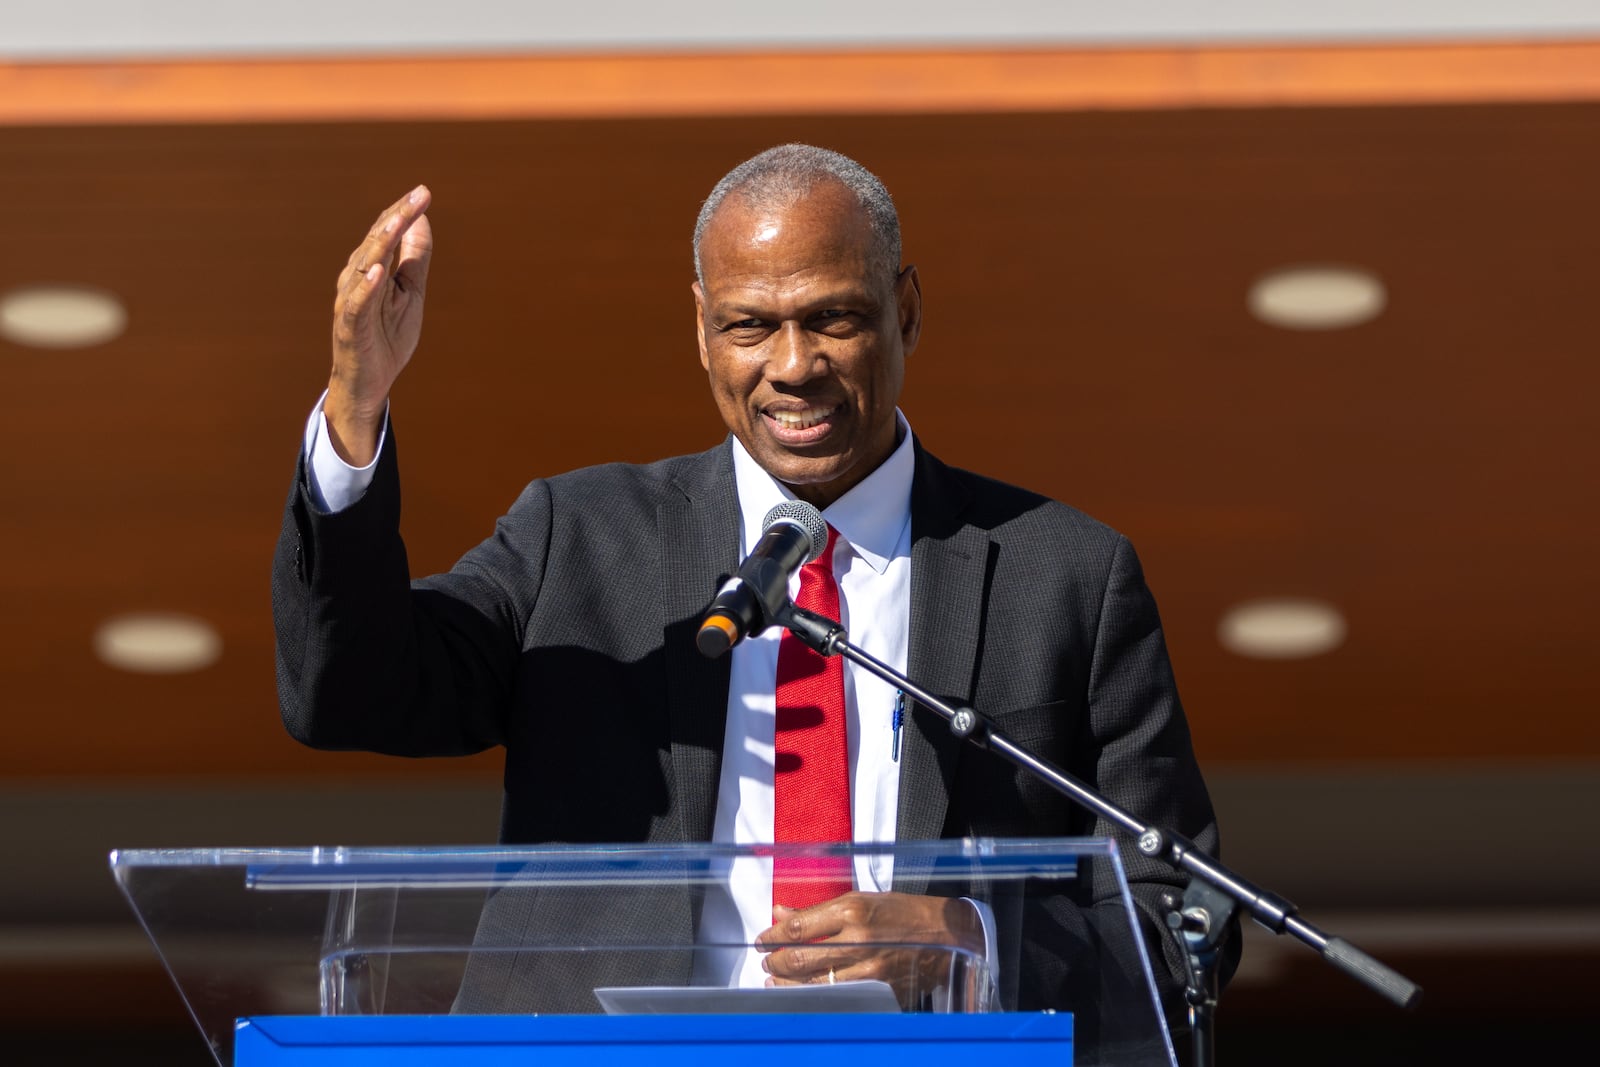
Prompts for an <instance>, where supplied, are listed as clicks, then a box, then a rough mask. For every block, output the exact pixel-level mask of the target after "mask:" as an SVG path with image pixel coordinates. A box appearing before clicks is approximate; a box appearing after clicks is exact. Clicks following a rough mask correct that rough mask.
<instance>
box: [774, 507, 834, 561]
mask: <svg viewBox="0 0 1600 1067" xmlns="http://www.w3.org/2000/svg"><path fill="white" fill-rule="evenodd" d="M780 522H792V523H794V524H795V525H797V526H799V527H800V528H801V529H802V530H804V531H805V532H806V536H807V537H809V538H810V539H811V547H810V548H808V549H807V550H806V558H805V562H807V563H811V562H813V561H815V560H816V559H817V558H818V557H820V556H821V555H822V552H823V549H825V548H827V547H828V520H827V519H824V518H823V517H822V512H820V511H818V510H817V509H816V508H815V507H813V506H812V505H810V504H807V503H806V502H805V501H804V500H785V501H784V502H783V503H781V504H779V505H778V506H777V507H775V508H773V509H772V510H771V511H769V512H767V517H766V518H764V519H762V520H761V532H762V533H765V532H766V531H768V530H770V529H772V527H773V526H774V525H775V524H777V523H780Z"/></svg>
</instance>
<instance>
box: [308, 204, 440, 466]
mask: <svg viewBox="0 0 1600 1067" xmlns="http://www.w3.org/2000/svg"><path fill="white" fill-rule="evenodd" d="M432 200H433V194H432V193H430V192H429V191H428V187H427V186H425V185H419V186H417V187H416V188H415V189H413V190H411V192H409V193H407V194H406V195H405V196H403V197H401V198H400V199H399V200H397V201H395V202H394V203H393V204H391V205H389V207H388V208H387V209H386V210H385V211H384V212H383V214H381V215H379V216H378V219H377V221H376V222H374V223H373V224H372V228H371V229H370V230H368V231H367V236H366V239H365V240H363V241H362V242H361V244H360V245H359V246H358V247H357V248H356V250H355V251H354V252H351V253H350V258H349V260H348V261H347V262H346V263H345V268H344V270H343V271H342V272H341V273H340V274H339V285H338V291H337V293H336V294H335V295H334V300H333V370H332V372H331V373H330V374H329V377H328V398H327V400H326V401H325V402H324V403H323V408H322V410H323V414H324V415H326V416H327V420H328V431H329V435H330V437H331V440H332V444H333V446H334V449H335V450H336V451H337V452H338V453H339V455H340V457H341V458H343V459H344V461H345V462H346V463H350V464H352V465H354V466H357V467H364V466H366V465H367V464H368V463H371V462H372V458H373V456H374V455H375V454H376V452H377V448H378V432H379V430H381V429H382V427H383V413H384V408H385V405H386V404H387V403H388V399H389V390H390V389H391V388H393V386H394V382H395V379H396V378H398V377H399V376H400V372H401V371H402V370H404V369H405V366H406V364H407V363H408V362H409V361H410V359H411V354H412V353H413V352H415V351H416V349H417V340H418V338H420V337H421V335H422V303H423V298H424V295H425V294H426V292H427V286H428V262H429V260H430V259H431V258H432V256H433V229H432V227H431V226H429V224H428V216H427V214H426V212H427V210H428V205H429V204H430V203H432Z"/></svg>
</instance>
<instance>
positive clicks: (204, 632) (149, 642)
mask: <svg viewBox="0 0 1600 1067" xmlns="http://www.w3.org/2000/svg"><path fill="white" fill-rule="evenodd" d="M94 651H95V655H97V656H99V657H100V659H101V660H102V661H103V662H105V663H107V664H109V665H110V666H112V667H116V668H119V669H120V670H125V671H136V672H138V673H141V674H180V673H183V672H185V671H199V670H204V669H205V668H207V667H209V666H211V665H212V664H213V663H215V662H216V661H217V660H218V659H219V658H221V656H222V636H221V635H220V634H218V633H217V631H216V628H215V627H213V626H211V624H210V623H207V622H205V621H204V620H202V619H197V618H194V617H193V616H191V615H176V614H168V613H158V612H147V613H143V614H130V615H119V616H117V617H116V618H112V619H107V620H106V621H105V622H104V623H102V624H101V626H100V628H99V629H98V630H96V631H95V634H94Z"/></svg>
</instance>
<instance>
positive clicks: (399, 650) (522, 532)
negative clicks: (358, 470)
mask: <svg viewBox="0 0 1600 1067" xmlns="http://www.w3.org/2000/svg"><path fill="white" fill-rule="evenodd" d="M305 462H306V461H305V457H304V456H303V455H302V457H301V459H300V462H299V465H298V467H297V470H296V475H295V482H294V486H293V487H292V489H291V490H290V493H289V500H288V504H287V506H286V508H285V510H284V518H283V526H282V529H281V531H280V533H279V537H278V546H277V551H276V554H275V556H274V560H273V570H272V607H273V622H274V625H275V628H276V634H277V674H278V699H279V705H280V709H281V711H282V714H283V721H284V725H285V726H286V727H287V728H288V730H289V733H290V734H291V735H293V736H294V737H295V738H297V739H298V740H300V741H302V742H304V743H306V744H308V745H312V746H315V747H318V748H338V749H368V750H372V751H377V752H386V753H392V754H397V755H407V756H421V755H460V754H466V753H471V752H476V751H479V750H481V749H484V748H487V747H489V746H492V745H495V744H498V743H500V742H501V740H502V738H503V736H504V732H505V716H506V708H507V707H508V704H509V701H510V693H511V687H512V681H513V672H514V669H515V664H516V657H517V651H518V648H519V647H520V643H521V629H522V625H523V622H522V620H525V619H526V618H527V617H528V614H529V610H530V609H531V606H532V604H533V603H534V601H535V600H536V599H537V597H538V595H539V585H540V580H541V578H542V568H543V560H544V549H545V547H546V546H547V545H548V541H549V528H550V514H549V496H548V491H547V490H544V488H543V483H538V482H536V483H534V484H533V485H530V486H529V487H528V489H527V490H525V491H524V492H523V494H522V497H521V498H520V499H519V500H518V501H517V503H516V505H515V506H514V507H513V508H512V509H511V511H510V512H509V513H508V514H507V515H506V516H504V517H503V518H502V519H501V520H500V523H499V525H498V526H497V528H496V531H495V534H494V536H493V537H491V538H489V539H488V540H487V541H485V542H484V543H483V544H481V545H479V546H478V547H477V548H475V549H473V550H472V551H471V552H469V553H468V554H467V555H466V556H465V557H463V559H462V560H461V561H460V562H459V563H458V564H457V565H456V566H455V567H454V568H453V569H452V570H451V571H450V572H449V573H447V574H443V575H438V576H436V577H433V578H429V579H425V580H423V581H420V582H417V583H415V586H413V584H412V583H411V581H410V574H409V568H408V566H407V562H406V549H405V544H404V542H403V541H402V540H401V537H400V484H399V476H398V473H397V467H398V460H397V453H396V445H395V434H394V432H393V430H392V428H391V431H390V433H389V434H388V435H387V437H386V440H385V441H384V446H383V452H382V454H381V456H380V459H379V463H378V467H377V470H376V472H375V475H374V478H373V482H372V484H371V486H369V487H368V489H367V492H366V493H365V494H364V495H363V496H362V497H361V499H360V500H358V501H356V502H355V503H354V504H352V505H351V506H349V507H348V508H345V509H344V510H342V511H338V512H333V513H330V512H325V511H322V510H321V509H319V508H318V507H317V505H316V504H315V503H314V502H313V501H312V498H311V494H310V492H309V490H308V488H307V482H306V470H305Z"/></svg>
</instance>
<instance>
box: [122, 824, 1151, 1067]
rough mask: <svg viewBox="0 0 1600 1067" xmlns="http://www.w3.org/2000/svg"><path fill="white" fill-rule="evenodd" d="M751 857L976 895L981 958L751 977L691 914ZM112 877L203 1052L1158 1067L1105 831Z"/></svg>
mask: <svg viewBox="0 0 1600 1067" xmlns="http://www.w3.org/2000/svg"><path fill="white" fill-rule="evenodd" d="M774 855H777V856H780V857H784V858H785V862H786V865H787V866H788V867H793V866H795V865H796V864H798V865H799V867H800V868H801V869H802V870H804V869H805V868H806V866H807V864H812V865H814V866H813V869H814V870H816V871H818V872H820V873H821V874H825V875H828V876H830V877H833V876H836V875H837V871H838V869H839V865H841V864H848V865H850V866H852V867H853V868H854V871H855V875H856V884H857V885H878V886H885V885H888V886H891V887H892V889H893V890H894V891H895V892H900V893H915V894H922V895H929V896H940V897H948V898H965V899H967V900H971V901H979V902H982V903H983V904H984V905H986V906H987V908H988V912H989V915H990V916H992V920H993V922H992V934H993V937H994V940H993V944H992V954H991V953H986V952H984V951H979V950H973V949H971V948H957V947H950V946H947V945H941V944H927V943H919V942H871V943H867V942H861V941H855V942H852V943H851V945H850V946H849V948H848V950H847V951H848V952H849V953H850V954H851V956H852V958H866V957H872V958H874V959H877V960H880V961H881V962H883V963H884V964H885V965H886V970H885V973H886V974H888V975H890V976H891V977H892V982H888V983H885V982H840V983H838V984H837V985H829V984H828V983H827V981H826V979H822V978H819V979H818V980H817V982H816V983H815V984H809V985H804V986H799V987H785V988H766V987H765V985H764V982H763V981H762V979H761V977H760V967H759V962H757V963H756V964H755V965H754V966H753V968H752V966H751V965H750V964H749V962H748V961H749V960H750V959H751V958H752V953H754V950H753V949H752V948H751V947H750V946H749V945H748V944H747V943H746V942H745V939H743V938H739V939H737V940H734V939H724V940H722V941H716V942H712V941H708V940H707V936H706V935H705V934H703V933H699V932H698V931H700V930H701V929H702V928H703V927H704V926H706V925H707V924H706V923H703V922H702V918H703V917H704V916H706V915H709V914H711V913H712V912H713V911H714V910H715V909H717V908H718V907H719V906H721V907H723V908H724V909H726V908H727V907H728V906H729V904H728V900H729V898H728V896H727V894H728V893H729V892H730V890H729V886H730V884H742V883H743V882H744V881H745V880H748V879H751V878H755V879H758V880H759V879H762V878H767V879H770V872H771V867H772V858H773V856H774ZM830 865H831V866H830ZM111 868H112V872H113V874H114V875H115V877H116V879H117V882H118V884H119V885H120V886H121V888H122V891H123V893H124V894H125V895H126V896H127V898H128V901H129V903H130V904H131V905H132V906H133V909H134V911H135V912H136V913H137V915H138V917H139V920H140V922H141V923H142V924H143V926H144V928H145V930H146V932H147V933H148V934H149V935H150V939H151V941H152V942H154V944H155V947H156V950H157V952H158V953H159V954H160V956H161V958H162V961H163V962H164V963H165V965H166V967H167V970H168V972H169V973H170V974H171V975H172V979H173V981H174V983H175V984H176V985H177V987H178V990H179V992H180V993H181V995H182V996H183V999H184V1001H185V1003H186V1004H187V1006H188V1008H189V1011H190V1013H191V1015H192V1016H193V1017H194V1020H195V1023H196V1024H197V1025H198V1026H199V1028H200V1031H201V1034H202V1035H203V1037H204V1039H205V1041H206V1042H207V1043H208V1044H209V1046H210V1048H211V1049H212V1052H213V1054H214V1055H215V1056H216V1058H217V1061H218V1063H219V1064H221V1065H223V1067H229V1065H232V1064H238V1065H239V1067H258V1065H260V1064H267V1063H271V1064H278V1063H294V1064H300V1065H305V1067H311V1065H315V1064H322V1063H335V1062H337V1063H340V1064H358V1063H366V1062H372V1063H387V1064H405V1063H428V1062H448V1063H461V1064H473V1063H482V1064H491V1063H493V1064H499V1063H510V1062H520V1063H526V1062H530V1057H532V1058H533V1059H535V1060H536V1061H537V1062H539V1063H541V1064H568V1063H571V1064H574V1065H578V1064H581V1065H584V1067H599V1064H601V1063H604V1062H606V1061H608V1060H609V1059H613V1058H614V1059H616V1060H617V1061H618V1062H621V1061H622V1060H624V1059H626V1060H627V1061H629V1062H635V1061H637V1059H638V1058H639V1057H640V1056H641V1055H648V1056H651V1057H652V1058H653V1059H655V1060H656V1061H657V1064H661V1063H673V1062H680V1061H681V1062H685V1063H687V1062H695V1063H706V1062H724V1061H725V1062H733V1061H734V1059H735V1057H737V1058H738V1059H739V1060H742V1061H745V1062H748V1058H749V1056H751V1055H753V1054H758V1055H761V1056H762V1057H763V1059H764V1061H765V1062H766V1063H768V1064H781V1063H784V1062H791V1061H792V1062H796V1063H799V1062H815V1057H816V1056H818V1055H828V1056H838V1055H849V1054H851V1053H852V1051H857V1052H858V1051H859V1050H860V1049H861V1048H864V1047H866V1046H871V1047H872V1048H873V1049H874V1050H876V1051H874V1052H872V1053H871V1055H873V1056H874V1057H875V1058H878V1059H881V1058H882V1056H883V1053H884V1051H885V1050H886V1049H887V1048H890V1047H893V1048H895V1049H896V1050H897V1051H895V1053H894V1055H895V1056H896V1057H898V1056H899V1055H900V1054H901V1053H905V1054H907V1055H915V1056H917V1057H918V1059H919V1060H921V1061H923V1063H933V1064H938V1063H945V1062H949V1063H955V1062H958V1060H959V1061H960V1062H963V1063H969V1062H970V1061H971V1059H972V1057H973V1056H974V1055H983V1054H985V1052H986V1051H994V1052H996V1053H997V1054H1005V1055H1010V1056H1016V1055H1025V1056H1027V1057H1028V1058H1029V1059H1031V1060H1034V1061H1037V1062H1049V1063H1054V1064H1061V1065H1063V1067H1065V1065H1067V1064H1078V1065H1093V1064H1119V1065H1122V1064H1132V1065H1144V1064H1162V1065H1170V1064H1172V1063H1173V1062H1174V1059H1173V1054H1172V1042H1171V1039H1170V1036H1169V1035H1168V1033H1167V1029H1166V1025H1165V1022H1164V1020H1163V1017H1162V1013H1161V1011H1160V1010H1159V1007H1158V1004H1157V998H1156V994H1155V986H1154V983H1153V982H1152V977H1151V969H1150V958H1149V953H1150V951H1152V943H1151V942H1149V941H1148V940H1147V939H1149V938H1151V937H1153V936H1155V935H1154V934H1153V933H1151V931H1150V927H1149V924H1148V923H1145V924H1143V925H1141V924H1140V923H1138V922H1136V920H1135V915H1134V908H1133V905H1132V902H1131V899H1130V897H1129V895H1128V887H1127V882H1126V879H1125V878H1124V875H1123V871H1122V865H1121V862H1120V859H1119V857H1118V853H1117V849H1116V846H1115V845H1114V843H1112V842H1110V841H1108V840H1105V839H1098V838H1096V839H1066V838H1063V839H1049V840H1033V841H1013V840H990V839H979V840H964V841H929V842H909V843H903V844H897V845H882V846H876V845H840V846H762V847H758V848H753V849H751V848H739V847H735V846H722V845H688V846H651V845H616V846H594V845H586V846H558V847H545V848H527V849H512V848H466V849H461V848H450V849H371V848H349V849H346V848H313V849H253V850H252V849H194V850H149V851H119V852H114V853H112V855H111ZM817 947H818V946H816V945H813V946H808V948H810V949H815V948H817ZM741 973H742V974H743V975H744V978H743V979H742V981H743V984H744V986H745V988H740V983H741V979H740V977H739V976H740V974H741ZM752 973H754V974H755V975H756V977H755V978H753V979H752V978H751V977H750V976H751V975H752ZM1019 1007H1020V1008H1021V1010H1019ZM818 1042H820V1043H822V1045H823V1046H825V1047H824V1048H822V1049H820V1050H812V1051H810V1052H807V1051H806V1048H805V1046H806V1045H807V1044H808V1043H811V1044H815V1043H818ZM752 1045H757V1046H760V1051H759V1052H755V1051H753V1050H752ZM991 1046H993V1047H992V1048H991ZM446 1049H448V1050H449V1051H448V1052H445V1051H444V1050H446ZM363 1055H370V1056H371V1057H372V1058H370V1059H363V1058H362V1057H363ZM497 1056H499V1057H501V1058H496V1057H497ZM408 1057H410V1058H408ZM653 1067H654V1065H653Z"/></svg>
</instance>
